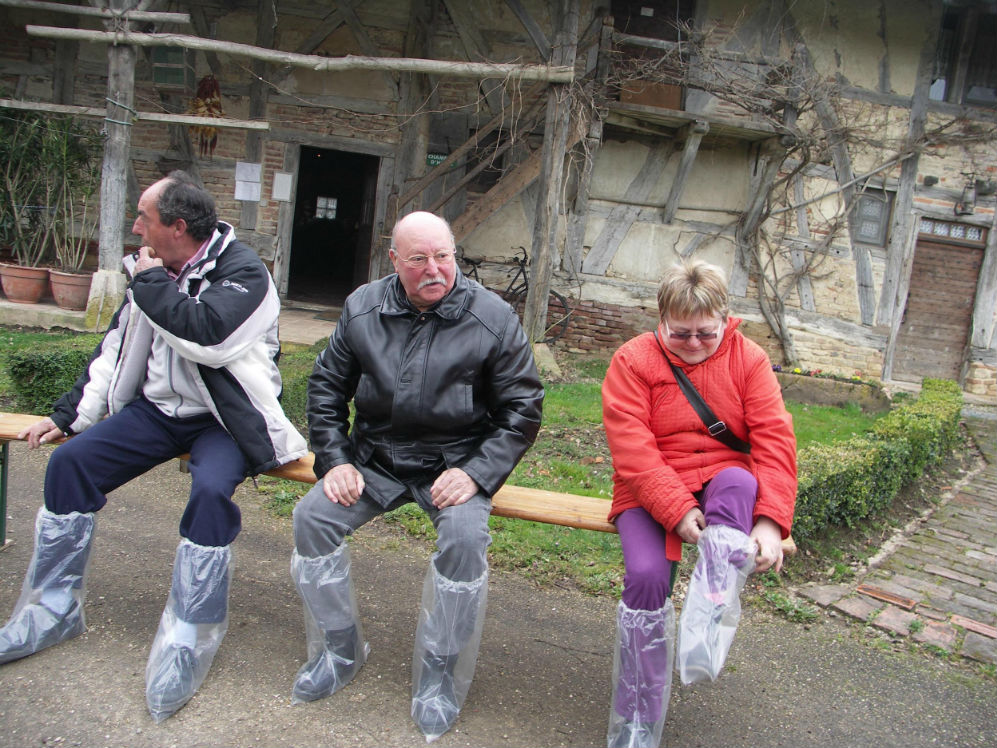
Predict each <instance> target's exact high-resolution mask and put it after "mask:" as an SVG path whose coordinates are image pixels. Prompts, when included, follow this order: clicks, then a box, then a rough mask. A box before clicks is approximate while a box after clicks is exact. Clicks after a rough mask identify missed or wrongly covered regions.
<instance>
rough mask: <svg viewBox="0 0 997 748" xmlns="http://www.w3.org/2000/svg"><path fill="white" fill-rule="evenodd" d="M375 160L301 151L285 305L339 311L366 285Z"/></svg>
mask: <svg viewBox="0 0 997 748" xmlns="http://www.w3.org/2000/svg"><path fill="white" fill-rule="evenodd" d="M378 162H379V159H378V158H377V157H376V156H366V155H363V154H360V153H348V152H346V151H333V150H328V149H323V148H309V147H306V146H302V148H301V162H300V165H299V167H298V189H297V197H296V201H295V205H294V228H293V231H292V234H291V257H290V261H289V263H288V283H287V298H288V300H289V301H297V302H299V303H306V304H315V305H322V306H340V305H341V304H342V303H343V300H344V299H345V298H346V296H347V294H349V292H350V291H352V290H353V289H354V288H356V287H357V286H359V285H361V284H362V283H365V282H366V281H367V273H368V270H369V267H370V249H371V246H372V241H373V235H372V232H373V224H374V198H375V195H376V191H377V170H378V165H379V163H378Z"/></svg>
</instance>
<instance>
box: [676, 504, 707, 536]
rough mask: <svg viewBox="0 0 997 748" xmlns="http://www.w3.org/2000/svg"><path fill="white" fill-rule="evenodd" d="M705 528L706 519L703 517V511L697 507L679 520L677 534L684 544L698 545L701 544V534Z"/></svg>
mask: <svg viewBox="0 0 997 748" xmlns="http://www.w3.org/2000/svg"><path fill="white" fill-rule="evenodd" d="M705 527H706V517H704V516H703V512H702V510H701V509H700V508H699V507H698V506H697V507H694V508H692V509H690V510H689V511H688V512H686V513H685V516H684V517H682V519H680V520H679V523H678V524H677V525H675V533H676V534H677V535H678V536H679V537H680V538H682V540H683V541H684V542H686V543H689V544H690V545H696V543H698V542H699V534H700V533H701V532H702V531H703V529H704V528H705Z"/></svg>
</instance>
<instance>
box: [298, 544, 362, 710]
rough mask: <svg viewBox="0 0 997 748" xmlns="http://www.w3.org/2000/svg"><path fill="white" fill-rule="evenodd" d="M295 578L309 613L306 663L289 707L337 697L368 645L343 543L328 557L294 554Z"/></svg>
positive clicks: (299, 671)
mask: <svg viewBox="0 0 997 748" xmlns="http://www.w3.org/2000/svg"><path fill="white" fill-rule="evenodd" d="M291 578H292V579H293V580H294V583H295V585H296V586H297V588H298V592H300V593H301V599H302V600H303V602H304V608H305V635H306V638H307V641H308V662H306V663H305V664H304V665H303V666H302V667H301V669H300V670H298V674H297V676H295V679H294V687H293V688H292V691H291V703H293V704H300V703H302V702H305V701H314V700H315V699H321V698H322V697H324V696H328V695H329V694H332V693H335V692H336V691H338V690H339V689H340V688H342V687H343V686H345V685H346V684H347V683H349V682H350V681H351V680H353V677H354V676H355V675H356V674H357V672H359V670H360V668H361V667H363V664H364V662H366V660H367V655H368V654H369V653H370V646H369V645H368V644H367V643H366V642H365V641H364V640H363V630H362V628H361V626H360V621H359V619H358V616H357V602H356V594H355V592H354V588H353V580H352V578H351V577H350V551H349V546H347V545H346V544H345V543H344V544H343V545H341V546H340V547H339V548H337V549H336V551H335V552H333V553H330V554H328V555H327V556H319V557H317V558H306V557H304V556H301V555H299V554H298V552H297V551H294V553H293V554H292V555H291Z"/></svg>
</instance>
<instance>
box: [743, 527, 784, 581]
mask: <svg viewBox="0 0 997 748" xmlns="http://www.w3.org/2000/svg"><path fill="white" fill-rule="evenodd" d="M749 537H750V538H751V539H752V540H754V541H755V543H757V544H758V555H757V556H755V572H759V571H765V570H766V569H771V568H773V567H774V568H775V570H776V572H779V571H781V570H782V528H780V527H779V525H777V524H776V523H775V522H773V521H772V520H770V519H769V518H768V517H759V518H758V522H756V523H755V526H754V527H753V528H752V529H751V535H750V536H749Z"/></svg>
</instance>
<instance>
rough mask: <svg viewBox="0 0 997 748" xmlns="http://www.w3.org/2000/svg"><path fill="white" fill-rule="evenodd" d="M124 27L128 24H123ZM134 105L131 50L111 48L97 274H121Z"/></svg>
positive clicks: (117, 1) (119, 2)
mask: <svg viewBox="0 0 997 748" xmlns="http://www.w3.org/2000/svg"><path fill="white" fill-rule="evenodd" d="M130 5H131V2H129V0H111V2H110V7H111V8H113V9H115V10H125V9H126V8H128V7H129V6H130ZM124 23H125V25H126V26H127V25H128V22H127V21H125V22H124ZM134 102H135V48H134V47H131V46H126V45H118V44H112V45H109V46H108V48H107V116H106V119H105V120H104V127H105V130H106V132H107V140H106V141H105V144H104V165H103V171H102V176H101V185H100V258H99V263H98V265H99V268H100V269H101V270H113V271H120V270H121V255H122V251H123V248H124V224H125V209H126V206H125V201H126V197H127V196H126V193H125V182H126V172H127V169H128V159H129V155H130V154H129V152H130V149H131V138H132V121H133V118H132V114H133V113H134V111H135V109H134V106H133V105H134Z"/></svg>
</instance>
